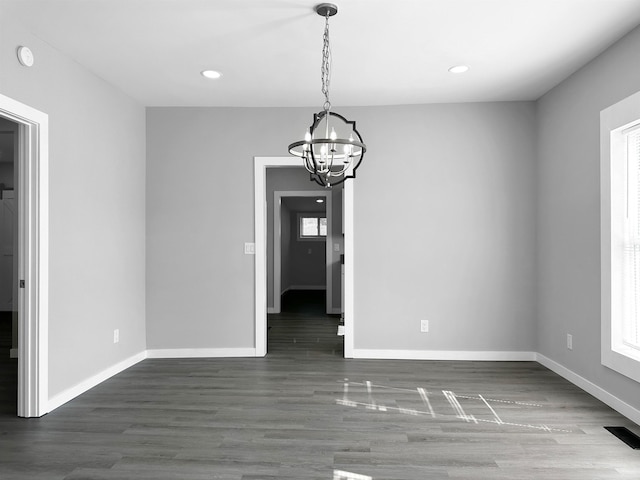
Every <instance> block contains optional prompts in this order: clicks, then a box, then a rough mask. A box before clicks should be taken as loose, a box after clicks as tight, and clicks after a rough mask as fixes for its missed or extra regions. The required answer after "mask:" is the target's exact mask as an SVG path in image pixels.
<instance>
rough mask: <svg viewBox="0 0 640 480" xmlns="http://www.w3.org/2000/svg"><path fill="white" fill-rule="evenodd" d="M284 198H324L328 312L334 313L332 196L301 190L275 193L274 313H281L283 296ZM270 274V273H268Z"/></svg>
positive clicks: (326, 300)
mask: <svg viewBox="0 0 640 480" xmlns="http://www.w3.org/2000/svg"><path fill="white" fill-rule="evenodd" d="M283 197H285V198H286V197H324V200H325V203H324V204H325V208H326V211H325V216H326V217H327V238H326V239H325V251H326V255H325V270H326V275H327V280H326V283H325V285H326V288H327V291H326V295H325V303H326V311H327V314H331V313H333V249H332V248H331V247H332V245H333V236H332V234H333V210H332V202H331V194H330V192H329V191H328V190H301V191H288V190H287V191H282V190H278V191H275V192H273V313H280V308H281V305H280V300H281V298H280V297H281V295H282V257H281V255H282V235H281V233H282V232H281V218H280V217H281V213H282V211H281V206H282V198H283ZM267 273H268V272H267Z"/></svg>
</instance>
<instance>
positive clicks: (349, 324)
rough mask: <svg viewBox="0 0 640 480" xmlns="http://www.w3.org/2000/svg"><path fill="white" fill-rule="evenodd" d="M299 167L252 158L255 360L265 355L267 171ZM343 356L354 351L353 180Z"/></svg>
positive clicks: (347, 204)
mask: <svg viewBox="0 0 640 480" xmlns="http://www.w3.org/2000/svg"><path fill="white" fill-rule="evenodd" d="M278 167H300V168H302V165H301V161H300V159H299V158H294V157H254V182H255V183H254V221H255V225H254V227H255V237H254V241H255V253H256V255H255V257H256V258H255V335H256V336H255V346H256V357H264V356H265V355H266V354H267V168H278ZM343 185H344V201H343V206H342V207H343V221H344V270H345V278H344V292H345V293H344V297H345V298H344V302H345V306H344V326H345V332H344V356H345V358H353V351H354V323H355V319H354V302H353V293H354V269H353V265H354V262H353V260H354V259H353V254H354V248H353V230H354V229H353V219H354V216H353V199H354V186H353V180H348V181H346V182H344V184H343Z"/></svg>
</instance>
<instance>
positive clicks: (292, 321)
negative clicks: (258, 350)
mask: <svg viewBox="0 0 640 480" xmlns="http://www.w3.org/2000/svg"><path fill="white" fill-rule="evenodd" d="M325 305H326V304H325V291H324V290H290V291H288V292H286V293H285V294H284V295H283V296H282V305H281V313H279V314H269V315H268V316H267V326H268V337H267V352H268V353H269V354H274V353H287V352H297V353H304V354H307V355H311V354H324V355H335V356H338V357H342V356H343V349H344V348H343V345H344V342H343V337H341V336H338V335H337V332H338V324H339V323H340V316H339V315H327V314H326V313H325V312H326V306H325Z"/></svg>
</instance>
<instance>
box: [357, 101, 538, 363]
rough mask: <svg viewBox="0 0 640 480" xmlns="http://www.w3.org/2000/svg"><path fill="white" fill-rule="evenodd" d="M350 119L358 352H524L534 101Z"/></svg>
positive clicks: (530, 304) (530, 312) (527, 344)
mask: <svg viewBox="0 0 640 480" xmlns="http://www.w3.org/2000/svg"><path fill="white" fill-rule="evenodd" d="M356 118H357V119H358V125H359V130H360V131H361V132H366V137H365V139H366V141H367V149H368V151H367V159H366V160H365V161H366V162H367V163H366V164H365V165H364V166H363V167H361V170H362V172H361V173H359V175H358V178H357V180H356V181H355V183H354V190H355V316H356V326H355V328H356V330H355V348H356V349H358V348H360V349H402V350H405V349H406V350H412V349H416V350H422V349H424V350H454V351H455V350H471V351H476V350H478V351H503V350H507V351H510V350H515V351H532V349H533V347H534V339H535V332H534V319H535V306H534V298H533V286H534V236H535V230H534V187H533V181H532V179H533V178H534V176H535V169H534V166H535V145H534V132H535V107H534V104H533V103H531V102H528V103H526V102H525V103H517V102H516V103H482V104H456V105H425V106H412V107H389V108H385V109H384V110H379V109H375V108H368V109H363V110H361V111H359V112H358V114H357V116H356ZM420 319H426V320H429V321H430V326H429V327H430V332H429V333H428V334H421V333H420Z"/></svg>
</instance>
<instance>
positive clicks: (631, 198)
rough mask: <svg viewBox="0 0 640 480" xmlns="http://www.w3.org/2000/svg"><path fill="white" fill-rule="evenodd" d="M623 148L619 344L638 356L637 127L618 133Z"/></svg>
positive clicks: (639, 173)
mask: <svg viewBox="0 0 640 480" xmlns="http://www.w3.org/2000/svg"><path fill="white" fill-rule="evenodd" d="M621 133H622V135H623V137H624V143H625V144H626V145H625V146H626V149H624V150H623V152H622V153H623V157H626V158H623V160H626V162H625V163H626V176H625V177H626V182H625V183H626V187H627V188H626V192H625V193H626V195H625V196H626V198H625V200H626V201H625V207H626V212H625V218H624V228H623V231H624V240H623V247H622V248H623V250H624V251H623V256H624V257H623V289H622V300H623V303H624V305H623V310H622V319H621V320H622V325H621V326H622V329H621V336H622V343H623V344H624V345H626V346H627V347H630V348H633V349H636V350H639V352H638V353H639V354H640V334H639V331H640V328H639V327H640V125H635V126H633V127H632V128H631V129H627V131H622V132H621Z"/></svg>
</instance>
